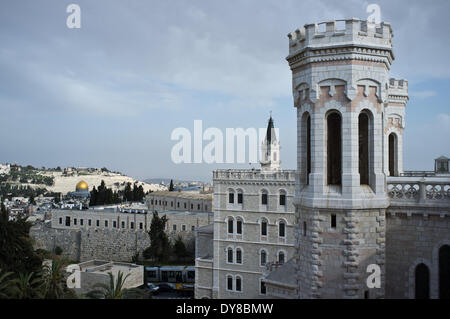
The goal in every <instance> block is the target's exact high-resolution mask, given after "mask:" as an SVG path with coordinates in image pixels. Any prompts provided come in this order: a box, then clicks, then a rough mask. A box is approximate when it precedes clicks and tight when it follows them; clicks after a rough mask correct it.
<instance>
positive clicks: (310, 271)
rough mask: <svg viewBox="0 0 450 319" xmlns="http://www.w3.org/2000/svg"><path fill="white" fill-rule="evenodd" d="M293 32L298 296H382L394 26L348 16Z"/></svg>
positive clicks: (291, 39) (290, 49) (290, 59)
mask: <svg viewBox="0 0 450 319" xmlns="http://www.w3.org/2000/svg"><path fill="white" fill-rule="evenodd" d="M288 37H289V56H288V57H287V61H288V62H289V66H290V68H291V70H292V85H293V95H294V106H295V107H296V109H297V134H298V139H297V143H298V145H297V146H298V147H297V150H298V151H297V152H298V153H297V154H298V158H297V165H298V166H297V172H298V173H297V181H296V193H295V200H294V203H295V207H296V225H297V231H296V232H295V234H296V236H297V238H296V247H297V249H296V259H297V263H296V264H297V285H298V292H299V297H300V298H383V297H384V276H385V267H384V259H385V223H386V221H385V211H386V208H387V207H388V205H389V201H388V198H387V193H386V173H387V172H388V168H387V163H386V161H387V159H388V158H389V155H386V154H387V153H386V152H388V151H389V150H388V147H387V146H386V145H385V144H386V143H387V140H386V134H387V132H388V131H387V130H386V128H385V127H386V125H387V123H388V121H387V114H386V112H387V111H386V110H387V109H388V108H389V107H390V105H391V104H390V98H391V97H390V94H389V90H390V88H391V86H392V84H395V85H396V87H397V88H398V82H396V83H393V82H392V81H390V79H389V70H390V67H391V64H392V62H393V60H394V54H393V51H392V37H393V34H392V30H391V26H390V25H389V24H387V23H381V25H379V26H375V25H371V24H368V23H367V22H365V21H360V20H358V19H349V20H345V21H331V22H325V23H320V24H308V25H305V26H304V27H303V28H302V29H300V30H296V31H295V32H292V33H290V34H289V35H288ZM405 83H406V81H405ZM400 91H401V90H400ZM404 93H405V92H404V91H402V94H403V95H405V94H404ZM406 95H407V93H406ZM405 99H406V100H407V96H406V98H405V97H404V96H403V98H400V100H401V101H403V102H405ZM391 102H392V101H391ZM405 104H406V102H405ZM399 108H401V107H399ZM399 112H404V111H399ZM399 116H400V117H402V116H403V113H402V114H400V115H399ZM403 123H404V121H403ZM398 142H399V141H397V146H396V147H397V149H401V145H398ZM399 153H400V152H397V154H396V156H395V158H396V159H397V160H399V159H398V157H399V155H398V154H399ZM391 157H394V156H391ZM396 167H397V173H398V171H399V168H400V169H401V165H398V164H397V165H396ZM370 264H376V265H378V266H379V267H380V269H381V276H380V278H381V286H380V288H372V289H369V288H368V287H367V285H366V280H367V278H368V276H369V275H370V273H367V266H368V265H370Z"/></svg>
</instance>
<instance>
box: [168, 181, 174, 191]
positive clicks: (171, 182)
mask: <svg viewBox="0 0 450 319" xmlns="http://www.w3.org/2000/svg"><path fill="white" fill-rule="evenodd" d="M173 191H174V188H173V180H170V185H169V192H173Z"/></svg>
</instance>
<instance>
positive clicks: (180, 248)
mask: <svg viewBox="0 0 450 319" xmlns="http://www.w3.org/2000/svg"><path fill="white" fill-rule="evenodd" d="M173 252H174V254H175V256H176V257H177V260H179V261H181V260H184V258H185V257H186V256H187V249H186V245H185V244H184V241H183V238H181V236H179V235H178V237H177V239H176V240H175V243H174V245H173Z"/></svg>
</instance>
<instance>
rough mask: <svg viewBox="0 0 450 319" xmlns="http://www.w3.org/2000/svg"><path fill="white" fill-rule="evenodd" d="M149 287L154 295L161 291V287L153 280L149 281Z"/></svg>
mask: <svg viewBox="0 0 450 319" xmlns="http://www.w3.org/2000/svg"><path fill="white" fill-rule="evenodd" d="M147 288H148V290H150V291H151V292H152V295H157V294H158V293H159V287H158V286H157V285H155V284H154V283H152V282H149V283H147Z"/></svg>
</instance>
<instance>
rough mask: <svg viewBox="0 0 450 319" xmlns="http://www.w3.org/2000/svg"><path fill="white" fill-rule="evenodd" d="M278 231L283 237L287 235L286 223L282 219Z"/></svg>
mask: <svg viewBox="0 0 450 319" xmlns="http://www.w3.org/2000/svg"><path fill="white" fill-rule="evenodd" d="M278 233H279V235H280V237H281V238H284V237H285V236H286V224H285V223H284V222H283V221H281V222H280V224H279V225H278Z"/></svg>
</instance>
